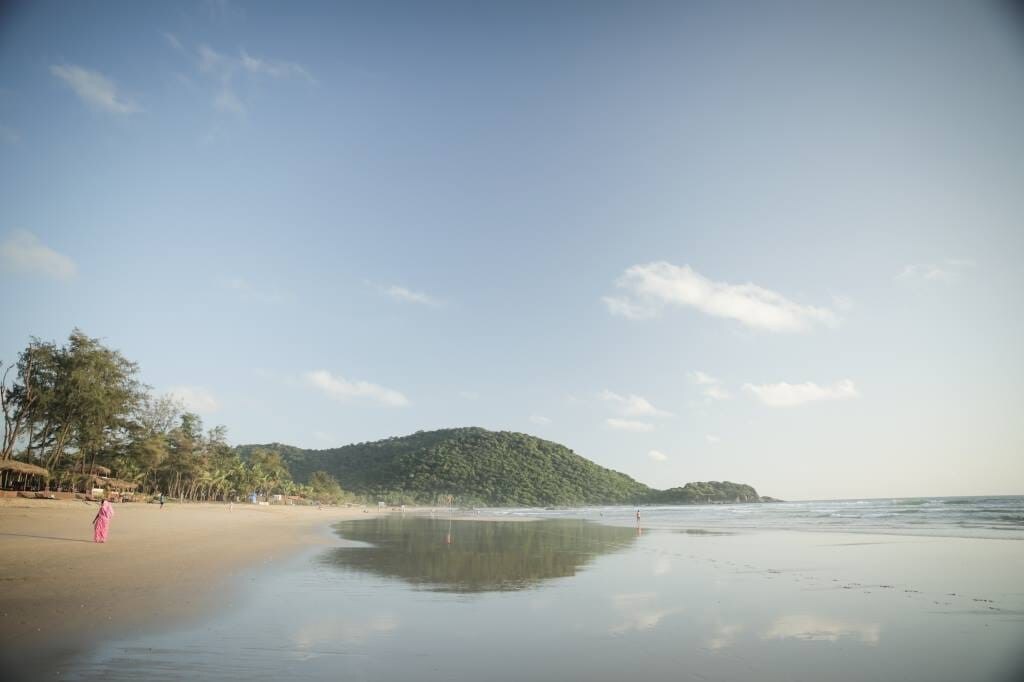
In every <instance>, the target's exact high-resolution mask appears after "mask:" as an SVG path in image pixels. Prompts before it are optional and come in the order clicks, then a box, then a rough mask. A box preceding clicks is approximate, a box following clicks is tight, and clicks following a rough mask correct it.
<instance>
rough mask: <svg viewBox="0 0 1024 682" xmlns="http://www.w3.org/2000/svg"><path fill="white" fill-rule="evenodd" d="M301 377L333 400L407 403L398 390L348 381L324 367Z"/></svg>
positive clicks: (388, 403)
mask: <svg viewBox="0 0 1024 682" xmlns="http://www.w3.org/2000/svg"><path fill="white" fill-rule="evenodd" d="M303 379H304V381H305V383H306V385H307V386H311V387H313V388H316V389H318V390H320V391H321V392H322V393H324V394H325V395H326V396H327V397H329V398H333V399H334V400H341V401H352V400H366V401H369V402H374V403H378V404H380V405H385V406H387V407H404V406H406V405H408V404H409V399H408V398H406V397H405V396H404V395H403V394H402V393H400V392H399V391H396V390H394V389H391V388H385V387H384V386H378V385H377V384H371V383H370V382H368V381H349V380H348V379H345V378H344V377H341V376H337V375H334V374H331V373H330V372H328V371H327V370H324V369H319V370H315V371H312V372H306V373H305V374H304V375H303Z"/></svg>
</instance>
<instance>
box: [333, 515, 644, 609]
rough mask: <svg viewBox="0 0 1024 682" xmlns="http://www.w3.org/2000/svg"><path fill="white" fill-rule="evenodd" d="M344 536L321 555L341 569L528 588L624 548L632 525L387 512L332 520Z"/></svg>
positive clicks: (438, 584) (473, 586)
mask: <svg viewBox="0 0 1024 682" xmlns="http://www.w3.org/2000/svg"><path fill="white" fill-rule="evenodd" d="M335 530H336V531H337V532H338V534H339V535H341V536H342V537H344V538H345V539H347V540H355V541H359V542H364V543H369V544H370V545H371V546H369V547H342V548H338V549H335V550H332V551H331V552H329V553H327V554H326V555H325V556H324V558H323V561H324V562H325V563H327V564H330V565H332V566H335V567H337V568H340V569H343V570H347V569H350V570H357V571H363V572H367V573H372V574H376V575H381V576H385V577H391V578H398V579H401V580H403V581H405V582H408V583H411V584H413V585H415V586H417V587H420V588H423V589H428V590H433V591H438V592H493V591H511V590H522V589H527V588H530V587H533V586H536V585H537V584H539V583H541V582H543V581H545V580H549V579H551V578H563V577H567V576H572V575H575V574H576V572H577V571H578V570H580V569H581V568H583V567H584V566H586V565H587V564H588V563H590V562H591V561H593V560H594V558H596V557H597V556H599V555H602V554H608V553H610V552H616V551H619V550H621V549H624V548H626V547H628V546H629V545H630V544H631V543H632V542H633V540H635V539H636V531H635V530H634V529H632V528H621V527H611V526H602V525H598V524H595V523H590V522H588V521H582V520H578V519H558V520H550V521H529V522H495V521H449V520H448V519H441V518H436V519H435V518H422V517H399V516H385V517H380V518H373V519H366V520H359V521H347V522H344V523H340V524H338V525H336V526H335Z"/></svg>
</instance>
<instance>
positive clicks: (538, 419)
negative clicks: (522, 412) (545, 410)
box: [530, 414, 551, 424]
mask: <svg viewBox="0 0 1024 682" xmlns="http://www.w3.org/2000/svg"><path fill="white" fill-rule="evenodd" d="M530 421H532V422H533V423H534V424H550V423H551V420H550V419H548V418H547V417H543V416H541V415H539V414H531V415H530Z"/></svg>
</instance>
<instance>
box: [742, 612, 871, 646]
mask: <svg viewBox="0 0 1024 682" xmlns="http://www.w3.org/2000/svg"><path fill="white" fill-rule="evenodd" d="M881 632H882V626H881V625H880V624H879V623H856V622H850V621H841V620H836V619H834V618H822V617H819V616H812V615H809V614H794V615H790V616H782V617H781V618H777V619H776V620H775V621H774V622H773V623H772V624H771V625H770V626H769V627H768V629H767V630H765V631H764V633H763V634H762V635H761V637H762V638H763V639H800V640H804V641H810V642H837V641H839V640H840V639H842V638H846V637H855V638H857V639H860V641H861V642H863V643H864V644H869V645H871V646H876V645H877V644H878V642H879V640H880V639H881Z"/></svg>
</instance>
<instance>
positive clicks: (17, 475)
mask: <svg viewBox="0 0 1024 682" xmlns="http://www.w3.org/2000/svg"><path fill="white" fill-rule="evenodd" d="M49 480H50V472H49V471H47V470H46V469H44V468H43V467H41V466H36V465H35V464H29V463H28V462H21V461H18V460H16V459H5V460H3V461H0V489H2V490H41V489H42V488H43V487H44V486H45V485H46V482H47V481H49Z"/></svg>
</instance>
